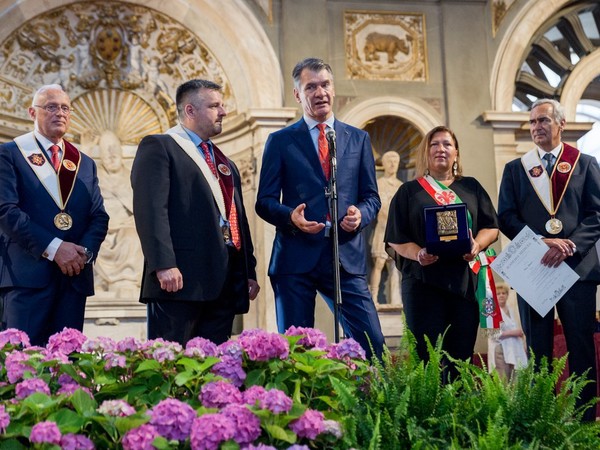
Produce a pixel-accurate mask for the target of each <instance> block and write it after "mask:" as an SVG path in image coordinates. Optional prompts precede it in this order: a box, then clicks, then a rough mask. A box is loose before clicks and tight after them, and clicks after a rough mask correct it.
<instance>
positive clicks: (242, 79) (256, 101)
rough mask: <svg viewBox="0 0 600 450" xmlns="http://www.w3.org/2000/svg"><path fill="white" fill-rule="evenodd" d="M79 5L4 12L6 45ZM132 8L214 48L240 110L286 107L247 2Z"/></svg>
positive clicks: (275, 67) (60, 2)
mask: <svg viewBox="0 0 600 450" xmlns="http://www.w3.org/2000/svg"><path fill="white" fill-rule="evenodd" d="M77 2H78V1H73V0H51V1H47V2H39V1H38V0H24V1H20V2H17V1H14V2H13V5H12V6H9V7H7V8H5V9H4V10H3V12H2V13H0V21H1V22H2V23H3V27H2V28H1V29H0V42H3V41H4V40H5V39H6V38H7V37H8V36H10V34H11V33H13V32H14V31H15V29H16V28H18V27H19V26H21V25H23V23H24V22H27V21H29V20H30V19H32V18H34V17H35V16H37V15H40V14H43V13H45V12H47V11H48V10H49V9H53V8H58V7H61V6H65V5H69V4H73V3H77ZM122 3H125V2H122ZM127 3H129V4H132V5H139V6H144V7H150V8H151V9H154V10H156V11H158V12H160V13H162V14H164V15H166V16H169V17H171V18H172V19H173V20H174V21H177V22H179V23H181V24H182V25H183V26H185V27H187V28H188V29H189V30H191V31H192V32H193V33H194V34H195V35H196V36H197V37H198V38H199V39H200V40H201V41H202V42H203V43H205V44H206V46H207V47H208V48H211V49H219V53H218V55H217V57H218V61H219V63H220V64H221V66H222V67H223V69H224V70H225V72H226V73H227V75H228V77H229V79H230V80H231V84H232V86H233V90H234V92H235V96H236V101H237V103H238V108H239V110H240V111H242V112H243V111H248V110H250V109H251V108H254V109H257V108H258V109H264V108H277V107H281V106H282V101H283V98H284V96H283V78H282V74H281V71H280V69H279V62H278V60H277V57H276V54H275V50H274V49H273V47H272V45H271V44H270V42H269V40H268V38H267V36H266V34H265V32H264V30H263V28H262V27H261V25H260V24H259V22H258V20H257V19H256V18H255V16H254V14H253V13H252V12H251V11H250V10H249V9H248V6H247V5H246V4H245V3H244V2H241V1H237V0H234V1H227V2H219V1H216V0H173V1H169V2H152V4H151V5H148V2H147V1H146V0H130V1H128V2H127ZM199 24H200V26H199ZM202 24H207V26H202ZM240 36H244V39H240ZM240 50H243V51H240ZM257 61H260V64H257V63H256V62H257Z"/></svg>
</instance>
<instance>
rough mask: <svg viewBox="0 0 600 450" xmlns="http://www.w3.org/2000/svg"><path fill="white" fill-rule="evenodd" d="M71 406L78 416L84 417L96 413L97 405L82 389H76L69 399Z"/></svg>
mask: <svg viewBox="0 0 600 450" xmlns="http://www.w3.org/2000/svg"><path fill="white" fill-rule="evenodd" d="M70 400H71V404H72V405H73V408H75V411H77V413H78V414H80V415H82V416H84V415H88V414H90V413H93V412H95V411H96V408H97V407H98V403H97V402H96V400H94V399H93V398H92V397H90V394H88V393H87V392H85V391H84V390H83V389H77V390H76V391H75V392H73V394H71V397H70Z"/></svg>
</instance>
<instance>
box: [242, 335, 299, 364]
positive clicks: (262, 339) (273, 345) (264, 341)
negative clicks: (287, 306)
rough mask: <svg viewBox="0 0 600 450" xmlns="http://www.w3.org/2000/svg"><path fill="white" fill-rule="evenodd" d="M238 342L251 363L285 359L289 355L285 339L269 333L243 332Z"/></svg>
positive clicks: (288, 346) (288, 345)
mask: <svg viewBox="0 0 600 450" xmlns="http://www.w3.org/2000/svg"><path fill="white" fill-rule="evenodd" d="M238 342H239V343H240V345H241V346H242V348H243V349H244V351H245V352H246V354H247V355H248V358H250V360H251V361H268V360H270V359H273V358H279V359H285V358H287V357H288V356H289V353H290V344H289V342H288V340H287V339H285V338H284V337H283V336H281V335H280V334H278V333H269V332H267V331H264V330H259V329H256V330H246V331H243V332H242V334H241V335H240V337H239V339H238Z"/></svg>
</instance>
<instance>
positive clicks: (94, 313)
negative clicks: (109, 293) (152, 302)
mask: <svg viewBox="0 0 600 450" xmlns="http://www.w3.org/2000/svg"><path fill="white" fill-rule="evenodd" d="M83 333H84V334H85V335H86V336H87V337H88V338H97V337H99V336H105V337H110V338H111V339H114V340H115V341H118V340H121V339H123V338H126V337H134V338H136V339H142V340H145V339H146V305H143V304H141V303H139V302H138V301H137V299H120V298H110V297H98V296H94V297H90V298H89V299H88V301H87V305H86V309H85V322H84V325H83Z"/></svg>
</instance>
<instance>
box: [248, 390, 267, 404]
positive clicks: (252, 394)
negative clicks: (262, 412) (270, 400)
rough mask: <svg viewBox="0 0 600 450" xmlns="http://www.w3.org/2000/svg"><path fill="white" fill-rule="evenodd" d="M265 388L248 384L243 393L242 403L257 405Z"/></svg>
mask: <svg viewBox="0 0 600 450" xmlns="http://www.w3.org/2000/svg"><path fill="white" fill-rule="evenodd" d="M266 392H267V390H266V389H265V388H264V387H262V386H259V385H255V386H250V387H249V388H248V389H246V390H245V391H244V393H243V400H244V403H245V404H247V405H250V406H259V407H260V402H261V400H262V398H263V396H264V395H265V393H266Z"/></svg>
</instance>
